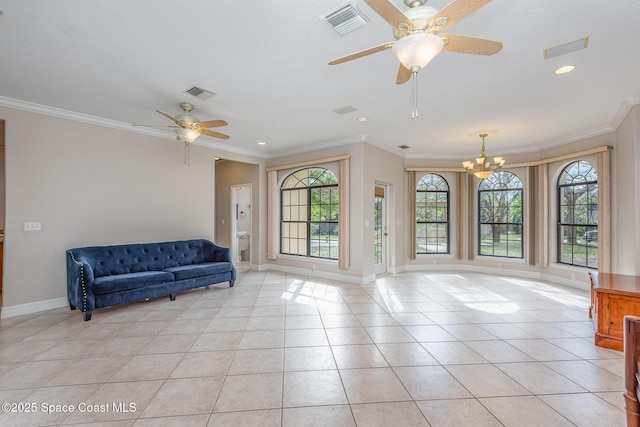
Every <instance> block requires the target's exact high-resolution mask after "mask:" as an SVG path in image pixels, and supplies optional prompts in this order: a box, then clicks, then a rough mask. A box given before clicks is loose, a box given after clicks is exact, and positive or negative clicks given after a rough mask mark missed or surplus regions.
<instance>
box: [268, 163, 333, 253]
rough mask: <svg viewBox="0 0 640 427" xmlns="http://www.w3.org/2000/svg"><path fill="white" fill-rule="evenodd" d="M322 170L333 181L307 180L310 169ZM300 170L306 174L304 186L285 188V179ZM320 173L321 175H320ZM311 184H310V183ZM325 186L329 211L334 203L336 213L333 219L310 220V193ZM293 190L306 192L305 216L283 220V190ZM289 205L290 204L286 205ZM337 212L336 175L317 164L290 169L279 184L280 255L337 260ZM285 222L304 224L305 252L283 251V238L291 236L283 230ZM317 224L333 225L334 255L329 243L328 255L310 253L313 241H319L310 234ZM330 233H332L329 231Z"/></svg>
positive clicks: (292, 176)
mask: <svg viewBox="0 0 640 427" xmlns="http://www.w3.org/2000/svg"><path fill="white" fill-rule="evenodd" d="M314 169H315V170H322V171H323V172H322V175H324V174H325V173H329V174H331V177H332V180H333V181H334V183H330V184H321V185H314V183H310V182H309V181H311V179H312V177H311V176H310V172H309V171H311V170H314ZM301 171H307V176H306V177H305V178H304V179H305V180H307V183H306V185H304V186H298V185H297V184H296V185H294V186H292V187H290V188H285V187H284V186H285V185H286V183H287V180H289V179H290V178H294V175H296V174H298V173H300V172H301ZM322 175H321V176H322ZM313 179H314V181H317V178H313ZM299 182H302V180H299ZM310 184H311V185H310ZM325 188H329V189H330V190H329V193H330V196H329V201H330V202H329V203H328V205H329V211H330V212H333V207H334V206H333V205H335V210H336V214H335V219H330V220H328V221H327V220H312V209H311V208H312V206H313V202H312V193H313V192H314V191H321V192H322V191H323V189H325ZM293 191H304V192H305V194H306V205H304V206H306V218H305V219H304V220H300V219H298V220H291V219H289V220H285V219H284V216H285V215H284V214H285V204H284V203H285V192H293ZM333 195H335V197H337V200H336V202H335V204H334V203H331V197H332V196H333ZM320 200H325V199H324V198H321V199H320ZM288 206H291V205H288ZM298 206H303V205H298ZM339 212H340V193H339V182H338V177H337V176H336V174H335V173H334V172H333V171H331V170H330V169H327V168H324V167H319V166H311V167H305V168H301V169H297V170H295V171H292V172H291V173H289V174H287V175H286V176H285V177H284V179H283V180H282V184H281V185H280V239H279V240H280V248H279V253H280V254H281V255H288V256H296V257H302V258H314V259H326V260H331V261H338V260H339V255H340V250H339V241H340V240H339ZM285 224H305V232H306V236H305V237H304V239H305V240H306V244H305V252H306V253H305V254H300V253H293V252H291V251H289V252H285V251H284V246H285V245H284V241H285V239H291V237H286V235H285V232H284V226H285ZM315 224H317V225H318V226H320V227H321V225H322V224H327V225H328V227H329V228H333V227H335V236H336V239H335V242H336V245H335V256H332V254H333V252H334V250H332V247H333V246H332V245H330V248H329V256H327V257H325V256H318V255H312V252H313V251H312V248H313V242H319V240H317V239H316V240H313V239H312V237H311V236H312V234H311V230H312V227H313V226H314V225H315ZM330 234H332V233H330ZM330 240H331V241H333V239H330ZM319 246H320V245H318V247H319Z"/></svg>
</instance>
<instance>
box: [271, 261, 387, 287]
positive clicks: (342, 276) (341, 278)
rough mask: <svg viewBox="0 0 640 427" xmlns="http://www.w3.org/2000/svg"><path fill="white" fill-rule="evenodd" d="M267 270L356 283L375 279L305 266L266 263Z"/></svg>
mask: <svg viewBox="0 0 640 427" xmlns="http://www.w3.org/2000/svg"><path fill="white" fill-rule="evenodd" d="M267 270H273V271H281V272H283V273H293V274H299V275H301V276H311V277H319V278H321V279H329V280H336V281H339V282H347V283H355V284H356V285H364V284H365V283H369V282H373V281H374V280H376V276H375V275H371V276H365V277H358V276H348V275H346V274H339V273H330V272H326V271H318V270H316V271H311V270H309V269H307V268H297V267H289V266H286V265H278V264H268V267H267Z"/></svg>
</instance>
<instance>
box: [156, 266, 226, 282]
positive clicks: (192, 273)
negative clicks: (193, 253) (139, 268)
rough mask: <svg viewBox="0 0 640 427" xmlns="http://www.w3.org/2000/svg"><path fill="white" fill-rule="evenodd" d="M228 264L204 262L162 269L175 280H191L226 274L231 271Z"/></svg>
mask: <svg viewBox="0 0 640 427" xmlns="http://www.w3.org/2000/svg"><path fill="white" fill-rule="evenodd" d="M232 268H233V267H232V265H231V263H230V262H205V263H202V264H192V265H181V266H179V267H170V268H166V269H164V271H167V272H169V273H172V274H173V275H174V276H175V278H176V280H184V279H192V278H194V277H200V276H209V275H211V274H218V273H228V272H229V271H231V269H232Z"/></svg>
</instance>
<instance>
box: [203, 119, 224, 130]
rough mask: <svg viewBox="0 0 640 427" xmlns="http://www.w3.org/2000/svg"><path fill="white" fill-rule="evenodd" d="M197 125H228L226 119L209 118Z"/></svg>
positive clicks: (204, 126) (211, 126)
mask: <svg viewBox="0 0 640 427" xmlns="http://www.w3.org/2000/svg"><path fill="white" fill-rule="evenodd" d="M196 125H197V126H198V127H199V128H217V127H220V126H226V125H228V123H227V122H225V121H224V120H207V121H206V122H198V123H196Z"/></svg>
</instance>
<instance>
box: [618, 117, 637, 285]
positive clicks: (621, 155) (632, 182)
mask: <svg viewBox="0 0 640 427" xmlns="http://www.w3.org/2000/svg"><path fill="white" fill-rule="evenodd" d="M617 136H618V138H617V141H616V144H615V148H614V150H613V152H612V153H611V163H612V167H611V170H612V173H613V174H614V180H613V189H612V190H613V191H612V200H611V203H612V205H613V206H614V211H613V212H612V224H611V233H612V236H613V239H612V241H613V242H614V245H613V248H612V252H611V267H612V271H613V272H616V273H620V274H640V167H639V166H638V165H640V106H638V105H636V106H635V107H634V108H633V109H632V110H631V112H630V113H629V115H627V117H626V118H625V119H624V121H623V122H622V124H621V125H620V127H619V128H618V131H617Z"/></svg>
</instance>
